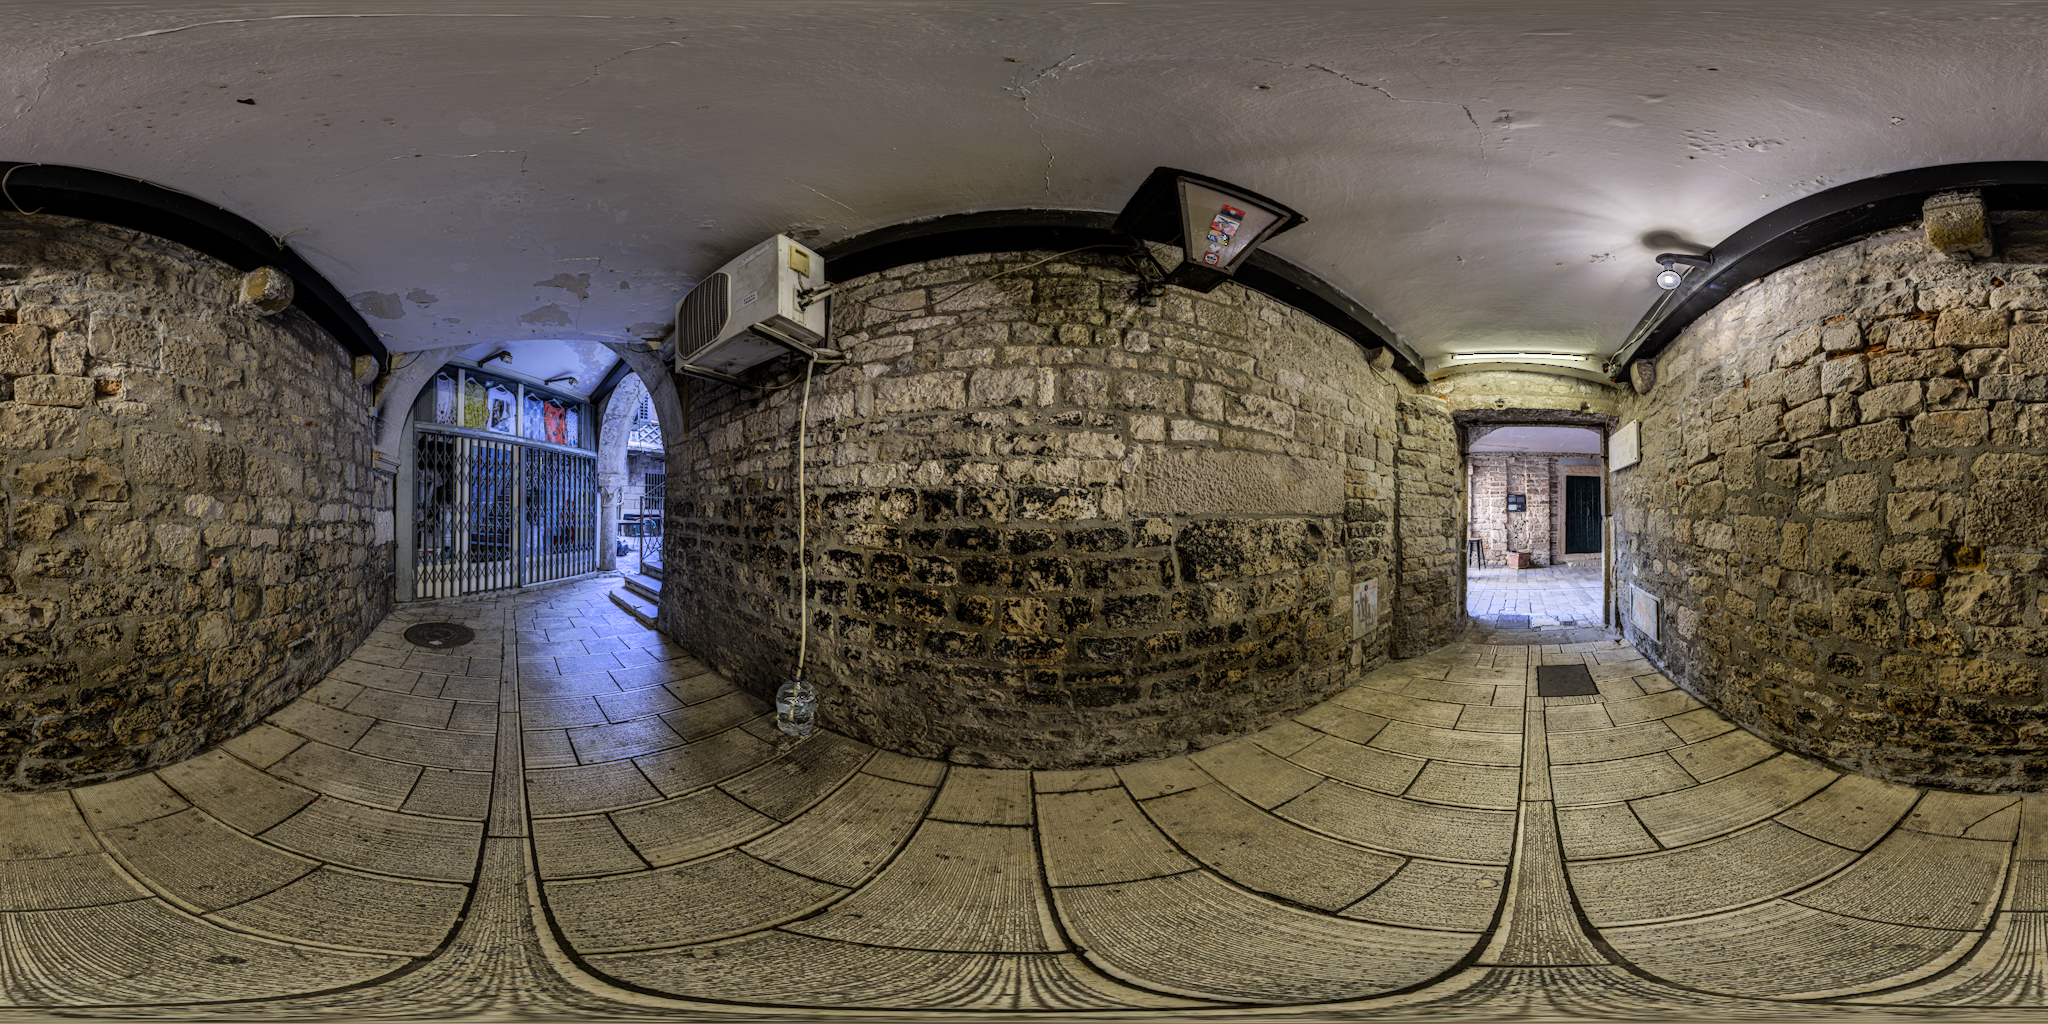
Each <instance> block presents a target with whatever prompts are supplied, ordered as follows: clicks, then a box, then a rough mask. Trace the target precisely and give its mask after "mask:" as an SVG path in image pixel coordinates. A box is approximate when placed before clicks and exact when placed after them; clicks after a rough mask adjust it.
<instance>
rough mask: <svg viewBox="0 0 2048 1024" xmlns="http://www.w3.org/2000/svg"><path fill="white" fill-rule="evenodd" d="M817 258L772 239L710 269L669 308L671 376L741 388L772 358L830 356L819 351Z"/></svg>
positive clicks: (821, 285) (821, 312)
mask: <svg viewBox="0 0 2048 1024" xmlns="http://www.w3.org/2000/svg"><path fill="white" fill-rule="evenodd" d="M824 289H825V260H824V257H821V256H819V255H818V254H817V253H815V252H812V251H811V250H809V249H806V248H804V247H803V246H801V245H798V244H797V243H796V242H795V241H793V240H792V239H791V238H790V237H789V236H788V235H776V236H775V237H773V238H770V239H768V240H767V241H765V242H762V243H761V244H759V245H756V246H754V247H753V248H751V249H748V250H747V251H746V252H745V253H743V254H741V255H740V257H739V258H738V259H736V260H733V261H732V262H731V263H728V264H726V265H725V266H723V267H720V268H718V271H717V272H716V273H714V274H712V275H711V276H710V277H707V278H705V279H704V280H703V281H701V282H699V283H698V284H697V287H695V288H692V289H690V293H689V294H688V295H685V296H683V299H682V301H681V302H678V303H676V335H675V337H676V340H675V346H676V347H675V360H676V372H677V373H688V374H694V375H696V376H700V377H711V378H713V379H717V380H725V381H731V382H734V383H744V382H742V381H739V380H738V379H737V375H738V374H739V373H741V372H742V371H744V370H747V369H749V368H751V367H755V366H759V365H760V364H762V363H765V362H767V361H769V360H771V359H774V358H776V357H777V356H781V355H785V354H787V353H790V352H795V353H797V354H799V355H804V356H810V357H813V358H816V357H819V356H826V357H830V356H835V355H837V353H831V352H825V351H821V350H823V348H824V345H825V331H826V322H825V302H824V300H823V297H822V295H820V294H812V295H811V298H810V300H809V301H806V300H805V296H806V294H807V293H820V292H822V291H824Z"/></svg>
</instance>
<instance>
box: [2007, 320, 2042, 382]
mask: <svg viewBox="0 0 2048 1024" xmlns="http://www.w3.org/2000/svg"><path fill="white" fill-rule="evenodd" d="M2007 339H2008V341H2009V342H2010V345H2009V350H2010V352H2011V355H2012V361H2013V362H2014V363H2015V364H2017V365H2018V366H2019V367H2020V368H2021V369H2023V370H2025V371H2026V372H2029V373H2048V323H2028V324H2014V325H2013V326H2012V328H2011V330H2010V332H2009V333H2008V335H2007Z"/></svg>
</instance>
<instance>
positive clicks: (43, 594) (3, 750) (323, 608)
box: [0, 213, 391, 790]
mask: <svg viewBox="0 0 2048 1024" xmlns="http://www.w3.org/2000/svg"><path fill="white" fill-rule="evenodd" d="M0 221H4V222H5V223H4V227H5V228H6V229H7V231H8V232H11V233H13V235H15V236H26V237H33V238H39V239H40V240H41V243H42V244H41V246H40V251H42V252H43V253H45V254H46V255H48V254H53V253H54V254H59V255H62V254H67V253H68V254H70V255H63V258H56V257H52V258H50V259H46V260H45V261H43V262H40V263H38V262H34V261H33V260H30V261H26V262H23V263H21V264H20V265H18V266H14V267H11V268H10V270H9V273H10V274H11V275H15V276H13V277H11V278H10V282H9V286H10V288H11V289H13V292H12V294H14V295H15V299H13V300H11V302H10V305H11V306H12V307H13V308H12V312H11V318H12V319H14V320H17V321H18V322H15V323H6V324H0V376H4V377H6V378H9V380H8V381H7V385H8V387H9V388H11V391H10V392H9V395H10V398H11V400H9V401H5V402H0V492H4V494H0V497H4V503H5V508H6V527H7V530H6V532H7V537H8V543H7V544H6V545H5V548H6V550H5V551H4V552H0V554H4V555H5V556H6V557H5V558H4V559H0V661H4V662H5V665H4V667H0V689H4V690H5V693H0V790H23V789H27V790H34V789H50V788H63V787H69V786H74V785H79V784H82V783H86V782H92V781H97V780H105V779H111V778H116V777H120V776H123V775H128V774H133V773H135V772H138V771H143V770H146V769H149V768H153V767H157V766H160V765H166V764H171V763H174V762H178V761H181V760H183V759H185V758H187V757H189V756H191V755H192V754H193V753H194V752H196V751H198V750H200V749H202V748H204V747H207V746H209V745H212V744H214V743H217V742H219V741H221V740H223V739H226V738H227V737H229V736H232V735H234V734H236V733H238V732H241V731H242V730H244V729H246V728H248V727H249V726H250V725H251V724H252V723H254V722H256V721H257V720H258V719H260V718H261V717H262V716H263V715H266V714H269V713H270V712H272V711H274V710H276V709H277V708H278V707H280V706H281V705H283V704H284V703H285V702H286V701H288V700H290V699H291V698H292V697H293V696H295V695H296V694H297V693H299V692H300V691H301V690H303V689H305V688H306V687H307V686H309V685H311V684H312V683H313V682H315V681H316V680H318V679H319V678H320V676H321V675H322V674H323V673H324V672H325V671H326V670H327V669H328V668H329V667H331V666H333V665H334V664H335V663H336V662H337V661H338V660H339V659H340V658H341V657H342V656H343V655H344V654H345V653H346V652H347V651H349V650H351V649H353V648H354V647H355V645H356V644H357V643H358V642H359V641H360V640H361V639H362V638H363V637H365V636H367V635H368V633H369V631H370V630H371V629H372V628H373V627H374V625H375V623H376V622H377V621H378V620H379V619H381V618H382V617H383V614H384V612H385V610H386V608H388V606H389V602H390V599H391V594H390V591H389V584H388V582H380V581H384V580H386V579H387V577H386V576H385V573H386V572H387V571H388V566H389V565H390V559H391V549H390V547H389V545H388V544H381V545H380V544H373V543H372V542H371V539H370V536H369V527H368V525H367V523H368V520H369V518H370V515H369V513H370V509H371V507H372V506H373V505H375V504H376V503H377V502H378V501H379V500H382V501H383V502H384V503H385V505H386V506H387V507H388V505H389V499H388V498H384V499H380V498H379V497H378V490H379V489H378V477H377V475H376V474H375V472H374V471H373V470H372V468H371V467H372V462H371V451H370V445H371V436H372V435H371V429H370V427H371V424H370V422H369V419H368V415H367V414H368V411H369V410H368V406H367V402H366V401H365V397H366V396H365V393H364V391H363V390H362V386H361V385H360V384H358V383H357V382H356V381H355V379H354V377H353V372H352V371H353V360H352V358H351V357H350V355H349V354H348V353H347V352H346V351H345V350H344V349H343V348H342V347H341V346H340V345H339V344H337V343H336V342H334V341H333V340H332V339H331V338H329V337H327V336H326V334H325V333H324V332H322V331H321V329H320V328H318V327H317V326H314V325H313V324H312V323H311V321H308V320H306V319H305V318H304V317H302V316H300V315H298V314H296V313H293V312H291V311H286V312H284V313H283V314H281V315H280V316H278V317H276V318H270V319H266V318H262V317H259V316H258V315H256V313H255V312H253V311H238V310H233V309H229V308H226V307H225V306H224V305H215V303H217V302H218V303H225V302H226V301H227V300H228V299H229V298H230V296H229V294H228V292H227V291H226V290H225V289H224V288H220V289H216V288H212V287H211V286H210V285H204V284H202V285H199V286H196V287H195V285H194V282H218V281H224V280H228V279H230V278H231V276H232V275H231V272H230V271H229V269H228V268H226V267H225V266H223V265H221V264H219V263H217V262H215V261H213V260H211V259H209V258H207V257H204V256H200V255H198V254H196V253H194V252H192V251H191V250H189V249H186V248H184V247H182V246H179V245H175V244H172V243H169V242H165V241H163V240H161V239H155V238H151V237H150V236H147V235H142V234H138V233H136V232H133V231H128V230H123V229H114V228H108V227H103V226H98V225H93V224H90V223H87V222H83V221H75V220H68V219H64V218H55V217H45V216H23V215H20V214H14V213H8V214H0ZM108 252H119V253H120V254H121V255H120V256H119V257H118V258H114V259H111V260H109V259H108V258H106V256H105V254H106V253H108ZM231 339H232V340H231ZM159 371H168V372H159ZM245 462H246V463H251V464H258V465H263V466H271V467H278V471H277V472H275V473H273V474H270V475H268V476H266V477H264V478H263V480H262V481H261V482H260V483H259V484H257V485H256V486H250V487H248V488H247V489H246V490H245V488H244V484H245V483H247V481H245V480H244V479H243V478H242V475H241V472H240V470H239V468H237V467H240V466H242V465H244V464H245ZM383 480H384V481H385V484H384V487H385V488H386V489H387V490H388V487H389V483H388V481H389V477H388V475H387V476H385V477H383ZM259 487H260V488H261V489H262V492H263V493H262V494H260V495H257V496H252V495H251V494H250V493H249V492H250V491H255V490H257V489H258V488H259ZM258 498H260V499H262V500H264V501H269V502H274V503H275V504H274V506H266V505H264V504H260V503H259V501H258ZM301 509H305V510H310V511H308V512H303V513H301V512H299V511H298V510H301ZM326 510H332V512H333V513H334V514H331V515H322V513H323V512H324V511H326ZM266 516H268V517H269V518H271V520H272V526H273V527H274V528H271V529H268V530H267V533H268V537H267V539H266V542H265V543H264V544H262V545H258V544H256V543H255V542H254V541H253V539H252V537H251V536H250V535H249V531H248V530H247V529H246V526H247V524H249V523H251V522H255V521H258V520H259V519H260V518H263V517H266ZM273 558H275V559H278V561H276V562H274V563H273V562H272V561H271V559H273ZM287 569H289V572H287V571H286V570H287ZM287 575H288V576H289V577H290V578H288V579H287V578H285V577H286V576H287ZM295 642H296V643H297V645H296V646H294V643H295ZM50 737H66V738H65V739H63V740H62V742H59V743H51V742H48V740H49V738H50Z"/></svg>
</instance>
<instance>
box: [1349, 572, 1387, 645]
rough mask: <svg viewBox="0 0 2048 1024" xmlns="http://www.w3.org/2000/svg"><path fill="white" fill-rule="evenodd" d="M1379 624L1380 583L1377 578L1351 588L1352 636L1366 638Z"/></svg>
mask: <svg viewBox="0 0 2048 1024" xmlns="http://www.w3.org/2000/svg"><path fill="white" fill-rule="evenodd" d="M1379 624H1380V581H1379V579H1378V578H1377V577H1375V578H1373V579H1369V580H1366V581H1365V582H1364V583H1360V584H1358V585H1356V586H1354V587H1352V588H1351V635H1352V636H1354V637H1360V636H1364V635H1366V634H1367V633H1370V632H1372V631H1373V630H1375V629H1377V628H1379Z"/></svg>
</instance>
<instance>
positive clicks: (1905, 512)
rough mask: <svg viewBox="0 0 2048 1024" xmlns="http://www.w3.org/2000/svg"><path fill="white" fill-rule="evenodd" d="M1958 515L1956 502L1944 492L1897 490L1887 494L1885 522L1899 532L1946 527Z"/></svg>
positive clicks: (1893, 530)
mask: <svg viewBox="0 0 2048 1024" xmlns="http://www.w3.org/2000/svg"><path fill="white" fill-rule="evenodd" d="M1954 518H1955V516H1954V509H1953V503H1952V502H1951V501H1950V500H1949V496H1948V495H1947V494H1945V493H1943V492H1940V491H1895V492H1893V493H1892V494H1889V495H1886V496H1885V525H1886V526H1888V527H1889V528H1890V529H1891V531H1892V532H1893V533H1895V534H1907V533H1926V532H1928V531H1930V530H1945V529H1947V528H1948V526H1949V524H1950V523H1951V522H1952V521H1953V520H1954Z"/></svg>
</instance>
